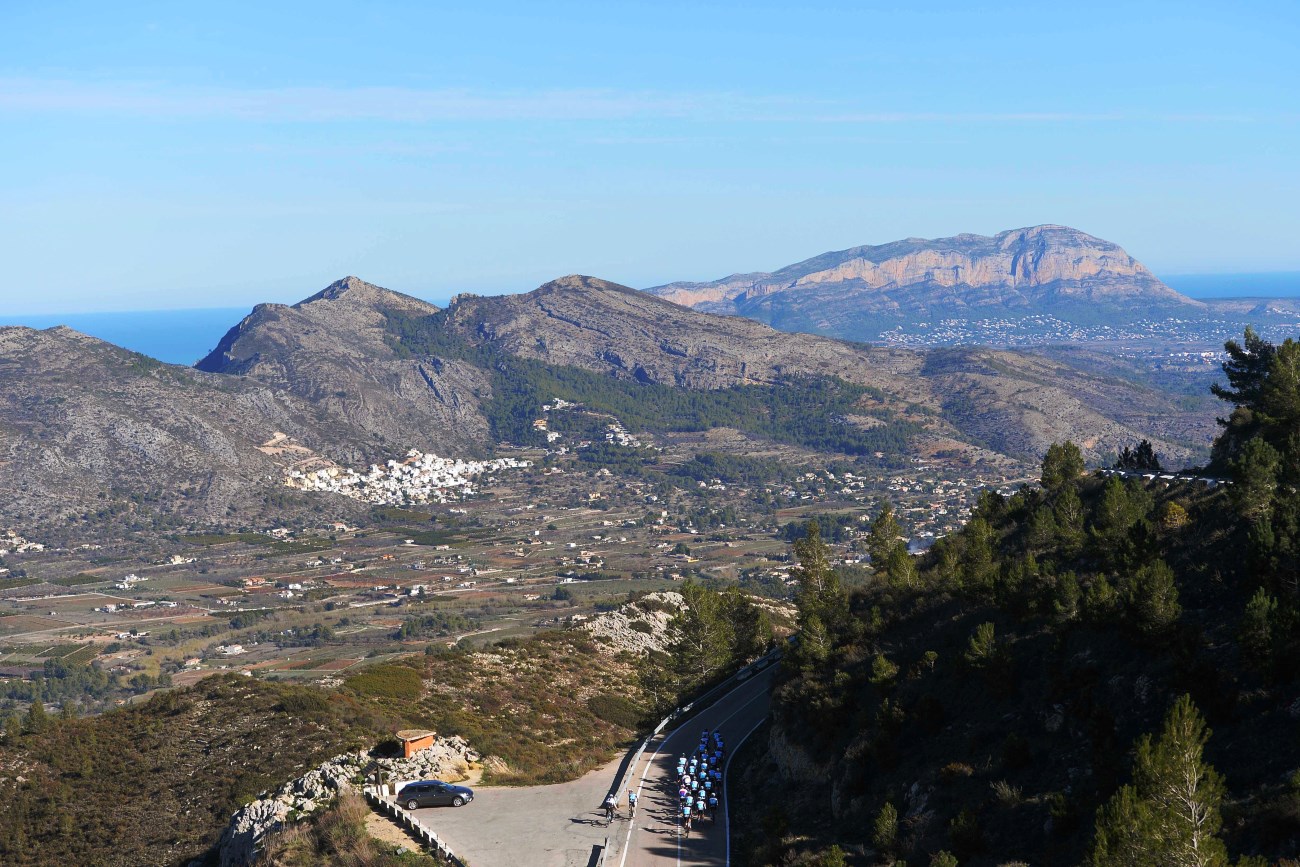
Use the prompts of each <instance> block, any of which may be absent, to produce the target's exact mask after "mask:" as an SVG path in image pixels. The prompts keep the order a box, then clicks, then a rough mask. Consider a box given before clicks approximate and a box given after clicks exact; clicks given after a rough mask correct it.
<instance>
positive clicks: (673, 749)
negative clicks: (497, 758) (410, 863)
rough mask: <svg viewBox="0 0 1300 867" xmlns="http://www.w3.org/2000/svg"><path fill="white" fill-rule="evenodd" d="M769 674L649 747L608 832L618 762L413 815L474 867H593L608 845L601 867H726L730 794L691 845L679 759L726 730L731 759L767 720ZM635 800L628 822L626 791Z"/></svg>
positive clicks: (478, 792) (481, 791)
mask: <svg viewBox="0 0 1300 867" xmlns="http://www.w3.org/2000/svg"><path fill="white" fill-rule="evenodd" d="M772 675H773V668H772V667H769V668H768V669H766V670H765V671H763V672H761V673H759V674H756V675H754V676H753V677H751V678H749V679H748V680H745V681H742V682H741V683H740V684H739V685H737V686H735V687H733V688H732V689H731V690H730V691H729V692H726V693H724V694H723V695H722V696H721V697H720V698H718V699H717V700H716V701H714V702H713V704H711V705H709V706H708V707H706V708H705V709H704V710H701V711H699V712H697V713H696V714H695V715H694V716H692V717H691V718H690V719H688V720H687V721H686V722H685V723H683V724H682V725H680V726H677V727H676V728H674V729H672V730H670V731H668V732H666V733H664V734H662V735H660V736H658V737H656V738H654V739H652V740H651V741H650V743H649V744H648V745H647V747H646V749H645V752H644V753H643V754H642V756H641V758H640V760H639V761H637V763H636V764H635V765H634V766H632V767H630V768H628V771H627V775H626V777H625V778H624V784H623V786H622V787H621V791H620V792H619V813H620V817H619V818H616V819H615V820H614V821H613V823H611V824H608V825H607V824H606V823H605V819H604V817H603V815H602V814H601V810H600V804H601V801H602V800H603V799H604V797H605V794H606V792H608V791H609V788H610V786H612V785H613V784H614V780H615V776H616V775H617V773H618V770H619V767H620V766H621V764H622V760H619V761H615V762H611V763H610V764H608V765H606V766H605V767H603V768H598V769H596V770H594V771H592V772H591V773H589V774H587V775H586V776H584V777H582V778H581V779H578V780H574V781H573V782H570V783H561V784H558V785H553V786H524V787H498V786H491V787H489V786H484V787H480V788H476V789H475V796H474V800H473V801H472V802H470V803H469V804H467V805H466V806H464V807H461V808H460V809H451V808H447V807H441V808H426V809H421V810H416V811H415V815H416V817H417V818H418V819H420V820H421V822H422V823H423V824H425V825H426V826H428V827H429V828H432V829H433V830H434V831H435V832H436V833H437V834H438V836H440V837H441V838H442V839H443V840H445V841H446V842H447V844H448V845H449V846H451V848H452V850H453V851H454V852H456V854H457V855H460V856H462V857H464V858H465V859H467V860H468V862H469V863H470V864H473V865H474V867H518V865H521V864H527V865H530V867H589V865H591V864H594V863H596V862H597V859H598V857H599V855H600V854H601V850H602V848H603V847H604V844H605V841H606V840H608V849H607V850H605V851H604V852H603V854H604V861H603V862H602V863H603V865H604V867H665V865H673V867H677V865H726V864H728V863H729V854H730V853H729V847H728V842H729V841H728V828H729V825H730V819H729V816H728V812H727V799H726V794H727V792H726V788H725V785H724V789H723V798H722V799H721V808H720V809H719V811H718V817H717V819H716V821H712V822H711V821H709V820H705V821H703V822H700V823H697V824H696V825H695V827H694V828H693V829H692V831H691V834H690V836H689V837H687V836H685V835H683V834H682V833H681V828H680V826H679V824H678V821H677V757H678V756H679V755H681V754H682V753H687V752H689V751H691V750H692V749H694V748H695V746H696V745H697V744H698V743H699V740H700V731H701V729H706V728H707V729H709V730H710V731H721V732H722V736H723V739H724V741H725V742H726V745H727V755H728V764H729V763H730V756H731V755H732V754H733V753H734V752H735V750H736V749H737V748H738V747H739V746H740V745H741V743H742V742H743V741H744V739H745V738H746V737H748V735H749V734H750V733H751V732H752V731H754V729H756V728H758V726H759V725H760V724H762V722H763V721H764V720H765V719H767V713H768V708H769V705H770V699H771V685H772ZM628 788H632V789H635V790H637V791H638V792H639V798H640V806H638V808H637V814H636V816H635V817H633V818H631V819H629V818H628V816H627V789H628Z"/></svg>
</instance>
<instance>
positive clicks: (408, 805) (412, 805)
mask: <svg viewBox="0 0 1300 867" xmlns="http://www.w3.org/2000/svg"><path fill="white" fill-rule="evenodd" d="M418 806H420V802H419V801H417V800H415V798H412V799H411V800H409V801H407V802H406V809H408V810H414V809H415V808H416V807H418Z"/></svg>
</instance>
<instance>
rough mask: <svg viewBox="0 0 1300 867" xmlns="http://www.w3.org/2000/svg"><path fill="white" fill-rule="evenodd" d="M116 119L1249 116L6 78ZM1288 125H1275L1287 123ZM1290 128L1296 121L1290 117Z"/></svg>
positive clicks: (33, 100) (24, 97)
mask: <svg viewBox="0 0 1300 867" xmlns="http://www.w3.org/2000/svg"><path fill="white" fill-rule="evenodd" d="M41 114H54V115H81V116H85V115H110V116H114V117H136V118H141V119H152V120H244V121H253V122H283V123H335V122H346V121H388V122H394V123H412V124H418V123H431V122H439V121H442V122H452V121H511V120H542V121H584V120H633V119H674V118H676V119H689V120H712V121H741V122H764V123H782V122H787V123H816V124H843V125H861V126H873V125H874V126H887V125H898V124H981V123H1037V124H1057V123H1124V122H1151V121H1156V122H1171V123H1225V122H1230V123H1246V122H1251V121H1253V120H1255V118H1252V117H1249V116H1242V115H1214V114H1169V113H1149V114H1148V113H1140V112H1060V111H1042V112H1032V111H1018V112H934V111H889V112H883V111H862V110H858V109H857V108H856V107H853V106H848V105H844V104H843V103H836V102H834V101H831V100H808V99H803V98H795V97H788V96H771V97H755V96H751V95H739V94H732V93H662V92H655V91H619V90H612V89H573V90H540V91H533V92H525V91H513V92H495V93H494V92H481V91H471V90H465V89H420V88H408V87H281V88H224V87H191V86H177V85H169V84H162V83H151V82H131V81H77V80H70V79H47V78H22V77H8V78H5V77H0V117H3V116H6V115H8V116H23V115H41ZM1279 119H1287V118H1277V117H1274V118H1270V120H1279ZM1290 119H1294V117H1291V118H1290Z"/></svg>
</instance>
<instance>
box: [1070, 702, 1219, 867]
mask: <svg viewBox="0 0 1300 867" xmlns="http://www.w3.org/2000/svg"><path fill="white" fill-rule="evenodd" d="M1209 737H1210V730H1209V729H1208V728H1206V725H1205V720H1203V719H1202V718H1201V715H1200V713H1199V712H1198V711H1197V710H1196V706H1195V705H1193V704H1192V699H1191V697H1190V696H1186V695H1184V696H1182V697H1181V698H1179V699H1178V700H1177V701H1176V702H1174V706H1173V707H1172V708H1171V709H1170V710H1169V713H1168V714H1167V715H1166V716H1165V721H1164V725H1163V727H1162V729H1161V732H1160V737H1159V738H1156V739H1154V740H1153V739H1152V738H1151V736H1150V735H1146V736H1144V737H1143V738H1142V739H1141V740H1139V741H1138V745H1137V760H1136V762H1135V764H1134V769H1133V785H1132V786H1125V787H1124V788H1122V789H1120V791H1119V792H1117V793H1116V794H1115V796H1114V797H1113V798H1112V799H1111V800H1110V802H1108V803H1107V804H1106V805H1105V806H1104V807H1103V808H1102V809H1101V810H1100V811H1099V812H1098V816H1097V828H1096V836H1095V837H1094V840H1093V851H1092V858H1091V862H1092V865H1093V867H1137V865H1147V864H1161V865H1169V867H1226V865H1227V864H1228V855H1227V849H1226V848H1225V846H1224V845H1223V841H1222V840H1220V839H1219V838H1218V837H1217V836H1216V835H1217V834H1218V832H1219V830H1220V829H1221V828H1222V826H1223V818H1222V815H1221V814H1220V812H1219V810H1220V806H1221V804H1222V802H1223V795H1224V785H1223V778H1222V777H1221V776H1220V775H1219V773H1218V772H1217V771H1215V770H1214V768H1213V767H1211V766H1210V765H1209V764H1207V763H1206V762H1205V760H1204V757H1203V753H1204V748H1205V743H1206V741H1208V740H1209Z"/></svg>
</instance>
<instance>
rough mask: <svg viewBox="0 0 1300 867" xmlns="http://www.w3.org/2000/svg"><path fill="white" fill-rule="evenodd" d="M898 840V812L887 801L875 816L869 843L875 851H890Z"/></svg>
mask: <svg viewBox="0 0 1300 867" xmlns="http://www.w3.org/2000/svg"><path fill="white" fill-rule="evenodd" d="M897 839H898V810H897V809H895V807H894V805H893V804H892V803H890V802H889V801H886V802H885V806H883V807H881V808H880V812H879V813H877V814H876V821H875V822H874V823H873V825H872V829H871V843H872V845H873V846H875V847H876V848H877V849H880V850H883V851H886V852H888V851H890V850H891V849H893V848H894V842H895V841H896V840H897Z"/></svg>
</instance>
